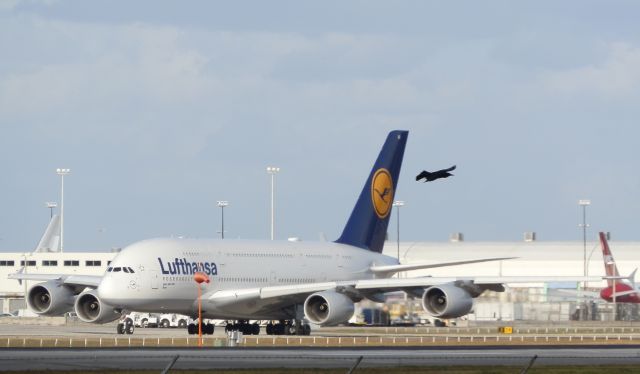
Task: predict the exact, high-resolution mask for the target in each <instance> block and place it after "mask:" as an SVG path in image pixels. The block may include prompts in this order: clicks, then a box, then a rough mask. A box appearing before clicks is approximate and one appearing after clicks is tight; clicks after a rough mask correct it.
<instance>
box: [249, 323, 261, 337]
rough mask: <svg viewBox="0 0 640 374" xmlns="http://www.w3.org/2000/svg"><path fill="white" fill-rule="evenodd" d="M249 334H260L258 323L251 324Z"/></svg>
mask: <svg viewBox="0 0 640 374" xmlns="http://www.w3.org/2000/svg"><path fill="white" fill-rule="evenodd" d="M251 335H260V325H258V324H257V323H254V324H253V325H251Z"/></svg>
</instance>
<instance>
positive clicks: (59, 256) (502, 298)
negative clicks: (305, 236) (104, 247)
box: [0, 220, 640, 321]
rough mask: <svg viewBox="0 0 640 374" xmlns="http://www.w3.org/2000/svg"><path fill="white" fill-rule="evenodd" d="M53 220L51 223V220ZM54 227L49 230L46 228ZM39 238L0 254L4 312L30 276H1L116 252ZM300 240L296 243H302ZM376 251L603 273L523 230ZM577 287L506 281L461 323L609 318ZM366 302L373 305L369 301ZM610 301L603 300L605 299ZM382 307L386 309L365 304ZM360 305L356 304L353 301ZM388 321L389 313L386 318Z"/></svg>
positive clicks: (19, 303)
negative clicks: (493, 238) (518, 236)
mask: <svg viewBox="0 0 640 374" xmlns="http://www.w3.org/2000/svg"><path fill="white" fill-rule="evenodd" d="M52 222H53V220H52ZM48 231H52V232H55V230H48ZM46 236H47V234H46V233H45V236H43V239H42V240H41V242H40V244H39V245H38V248H37V249H36V250H35V251H32V252H0V279H1V280H0V310H1V311H2V312H4V313H7V312H13V311H15V310H19V309H24V308H25V302H24V294H25V292H26V291H27V290H28V289H29V287H31V286H32V285H33V284H35V283H38V282H35V281H28V282H22V284H20V283H19V282H18V281H16V280H11V279H7V277H8V275H9V274H12V273H16V272H19V271H23V272H27V273H50V274H84V275H101V274H103V273H104V272H105V270H106V268H107V266H108V265H109V263H110V262H111V261H112V259H113V258H114V257H115V256H116V255H117V252H118V250H113V251H111V252H57V251H56V244H57V242H56V240H57V239H56V236H55V234H54V235H49V237H46ZM304 243H305V242H304V241H300V242H299V245H300V246H301V247H303V246H304V245H305V244H304ZM610 247H611V250H612V252H613V256H614V258H615V260H616V263H617V265H618V269H619V270H620V273H621V275H629V274H631V272H633V271H634V270H635V269H636V268H637V267H638V265H640V242H616V241H611V242H610ZM383 253H384V254H386V255H388V256H391V257H396V256H399V258H400V262H401V263H441V262H451V261H463V260H474V259H481V258H498V257H499V258H502V257H509V258H511V257H513V259H509V260H502V261H494V262H484V263H476V264H468V265H459V266H450V267H442V268H432V269H427V270H417V271H411V272H406V273H402V274H399V276H400V277H418V276H469V277H471V276H582V275H583V274H584V272H585V258H586V265H587V266H586V270H587V272H586V274H587V275H588V276H603V275H604V265H603V259H602V252H601V250H600V243H599V242H598V241H587V242H586V246H585V243H583V242H581V241H580V242H578V241H576V242H543V241H536V240H535V234H533V233H527V234H525V238H524V240H522V241H519V242H466V241H464V240H463V236H462V234H455V235H452V237H451V240H450V241H448V242H400V243H399V244H398V243H397V242H394V241H387V242H386V244H385V247H384V252H383ZM577 286H578V285H577V284H576V283H575V282H573V283H566V282H564V283H562V282H549V283H531V284H512V285H507V290H506V292H502V293H495V292H490V291H488V292H485V294H483V295H482V296H480V297H479V298H477V299H476V300H475V305H474V312H473V313H472V314H470V315H469V316H467V317H466V318H465V319H467V320H475V321H495V320H504V321H510V320H532V321H566V320H570V319H598V320H608V319H612V318H613V317H612V316H613V313H612V305H608V304H607V303H606V302H604V301H602V300H599V299H597V298H591V299H588V298H585V297H580V295H579V293H580V291H577ZM586 286H587V288H588V290H591V291H599V290H600V289H601V288H603V287H605V286H606V282H605V281H604V280H603V281H599V282H590V283H589V284H587V285H586ZM397 299H399V300H396V301H390V304H396V307H397V305H398V304H401V307H400V308H399V309H398V310H400V312H398V313H397V314H401V313H402V314H405V315H407V314H415V315H420V314H421V313H422V308H421V307H420V305H419V300H414V301H413V302H412V301H411V300H405V299H404V298H402V297H400V298H397ZM371 304H373V303H371ZM609 304H611V303H609ZM366 305H367V304H366V303H365V307H367V308H368V307H376V308H386V309H387V310H388V308H389V306H388V305H387V306H382V305H376V306H366ZM636 307H637V306H636V305H626V306H625V305H618V306H617V308H619V309H618V310H617V312H616V313H617V315H618V319H636V318H637V315H638V311H637V308H636ZM361 308H362V306H361ZM392 314H393V313H392ZM392 318H393V316H392Z"/></svg>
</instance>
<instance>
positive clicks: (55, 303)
mask: <svg viewBox="0 0 640 374" xmlns="http://www.w3.org/2000/svg"><path fill="white" fill-rule="evenodd" d="M74 298H75V293H74V290H73V289H72V288H70V287H68V286H65V285H63V284H60V283H58V282H56V281H47V282H44V283H38V284H36V285H35V286H33V287H31V289H30V290H29V292H28V293H27V305H29V309H31V310H32V311H33V312H34V313H36V314H39V315H42V316H59V315H62V314H64V313H66V312H69V311H71V310H72V309H73V301H74Z"/></svg>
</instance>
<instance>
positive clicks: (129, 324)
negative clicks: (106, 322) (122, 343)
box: [116, 318, 135, 335]
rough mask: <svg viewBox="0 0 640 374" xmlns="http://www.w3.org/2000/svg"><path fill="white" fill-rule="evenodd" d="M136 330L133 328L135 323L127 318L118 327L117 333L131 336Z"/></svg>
mask: <svg viewBox="0 0 640 374" xmlns="http://www.w3.org/2000/svg"><path fill="white" fill-rule="evenodd" d="M134 330H135V327H133V321H132V320H131V319H129V318H127V319H126V320H124V321H123V322H120V323H118V325H117V326H116V332H117V333H118V335H123V334H127V335H131V334H133V331H134Z"/></svg>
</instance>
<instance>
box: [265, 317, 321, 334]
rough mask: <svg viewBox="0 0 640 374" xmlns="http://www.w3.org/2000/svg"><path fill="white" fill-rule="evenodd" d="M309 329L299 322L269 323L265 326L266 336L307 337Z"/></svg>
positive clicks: (282, 321)
mask: <svg viewBox="0 0 640 374" xmlns="http://www.w3.org/2000/svg"><path fill="white" fill-rule="evenodd" d="M309 334H311V327H310V326H309V325H308V324H306V323H304V324H303V323H302V321H301V320H299V319H297V320H293V321H284V320H280V321H279V322H278V323H275V324H274V323H272V322H269V324H268V325H267V335H309Z"/></svg>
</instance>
